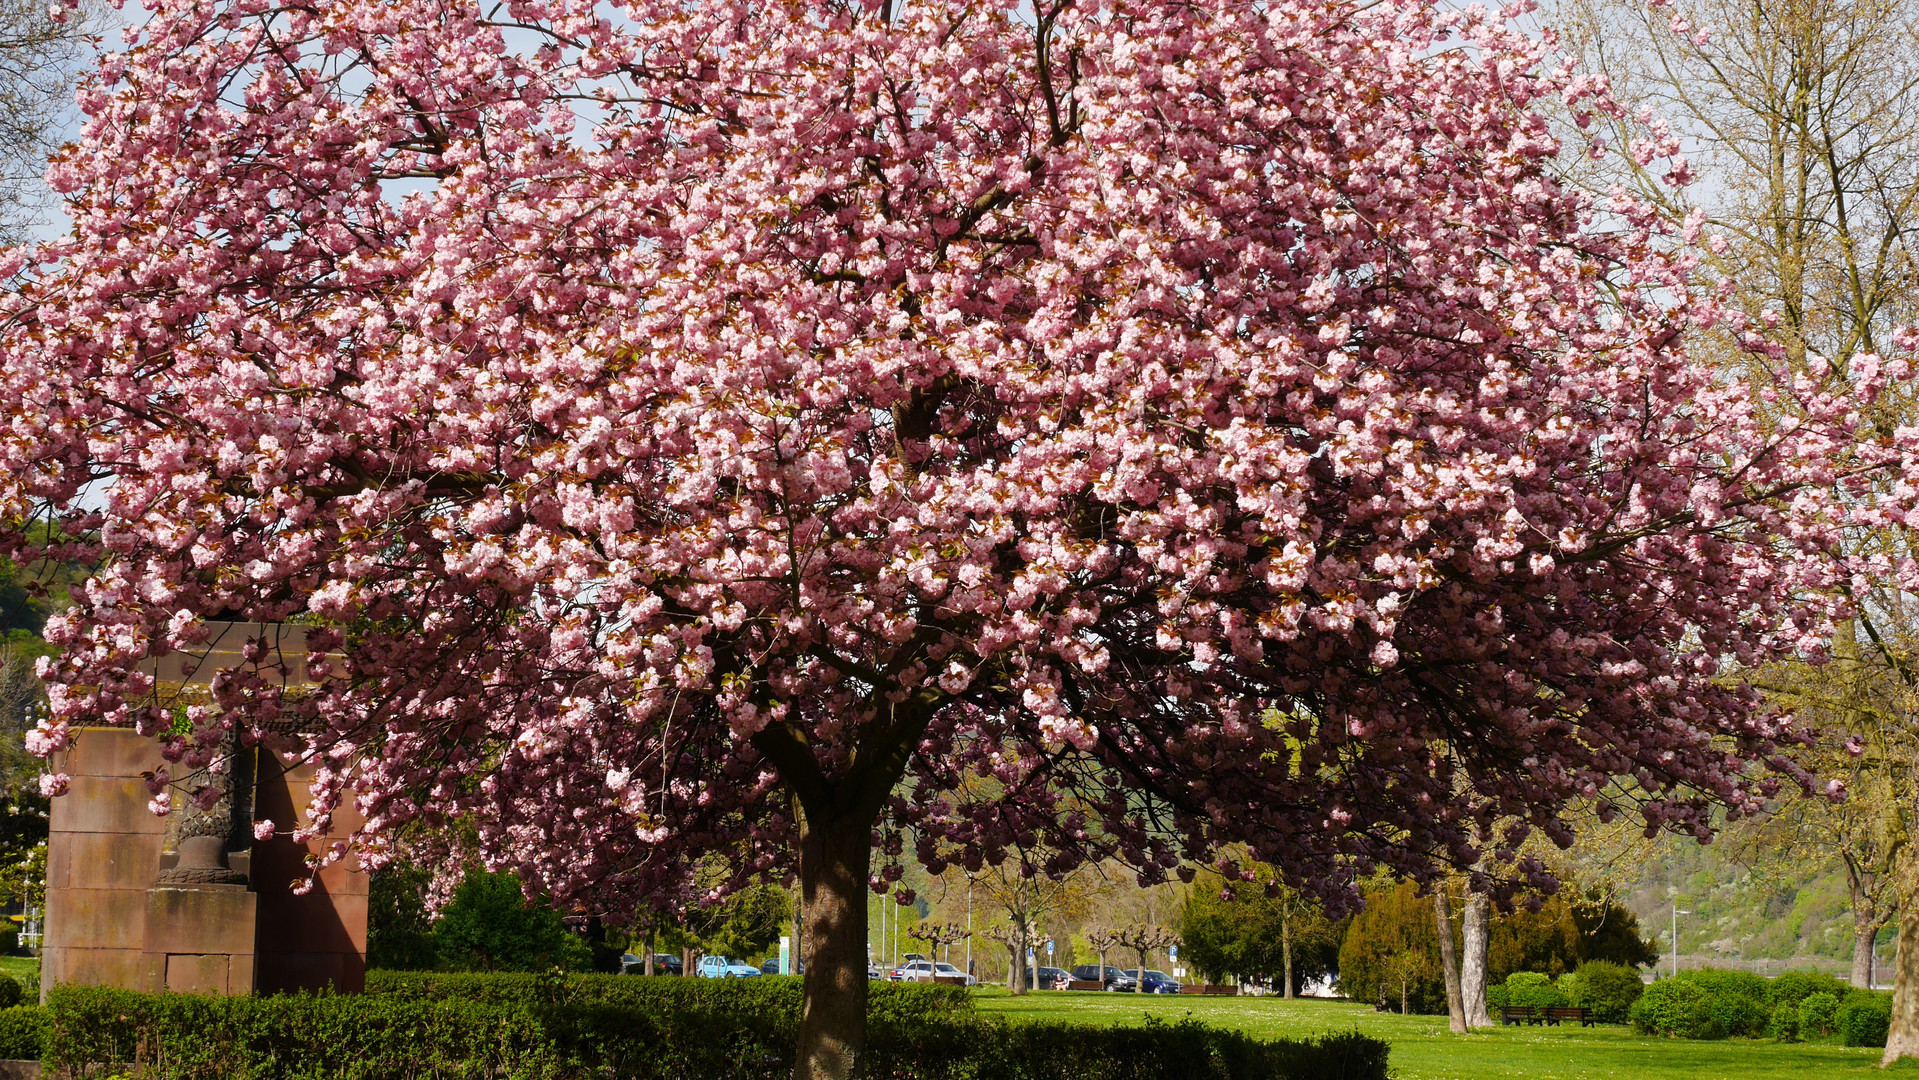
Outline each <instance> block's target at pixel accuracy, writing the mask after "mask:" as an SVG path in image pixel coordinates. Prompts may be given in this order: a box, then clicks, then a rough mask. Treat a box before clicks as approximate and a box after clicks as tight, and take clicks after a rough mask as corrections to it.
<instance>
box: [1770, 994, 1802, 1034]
mask: <svg viewBox="0 0 1919 1080" xmlns="http://www.w3.org/2000/svg"><path fill="white" fill-rule="evenodd" d="M1766 1034H1767V1035H1770V1036H1771V1037H1773V1038H1775V1039H1778V1040H1779V1041H1780V1042H1798V1041H1799V1006H1797V1005H1794V1004H1793V1003H1792V1002H1790V1001H1782V1002H1780V1003H1779V1004H1777V1005H1774V1006H1773V1007H1772V1020H1771V1021H1770V1022H1769V1023H1767V1024H1766Z"/></svg>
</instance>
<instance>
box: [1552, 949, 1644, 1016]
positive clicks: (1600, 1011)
mask: <svg viewBox="0 0 1919 1080" xmlns="http://www.w3.org/2000/svg"><path fill="white" fill-rule="evenodd" d="M1561 981H1562V982H1569V983H1570V987H1569V990H1570V993H1568V995H1567V1000H1568V1002H1569V1003H1570V1004H1573V1005H1583V1006H1585V1007H1586V1008H1588V1009H1591V1010H1592V1011H1593V1019H1594V1020H1597V1021H1599V1022H1600V1023H1602V1024H1623V1023H1625V1022H1626V1017H1627V1014H1628V1013H1629V1012H1630V1011H1631V1010H1632V1005H1633V1002H1635V1001H1638V1000H1639V996H1640V995H1641V994H1643V993H1645V992H1646V984H1645V983H1643V982H1641V981H1640V980H1639V973H1638V972H1637V971H1634V970H1633V969H1632V968H1629V967H1627V966H1626V965H1624V964H1615V963H1613V962H1611V961H1610V960H1588V961H1586V962H1585V963H1583V964H1581V965H1579V970H1578V971H1576V972H1574V973H1573V974H1572V975H1571V976H1570V978H1569V979H1564V980H1561Z"/></svg>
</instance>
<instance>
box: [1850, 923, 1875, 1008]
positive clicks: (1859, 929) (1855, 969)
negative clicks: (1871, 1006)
mask: <svg viewBox="0 0 1919 1080" xmlns="http://www.w3.org/2000/svg"><path fill="white" fill-rule="evenodd" d="M1877 936H1879V928H1878V927H1877V926H1874V925H1873V923H1872V920H1870V919H1867V920H1865V921H1863V922H1862V921H1860V920H1859V917H1858V915H1856V914H1855V915H1854V916H1853V924H1852V985H1854V986H1856V987H1859V988H1860V989H1862V990H1870V989H1872V939H1873V938H1875V937H1877Z"/></svg>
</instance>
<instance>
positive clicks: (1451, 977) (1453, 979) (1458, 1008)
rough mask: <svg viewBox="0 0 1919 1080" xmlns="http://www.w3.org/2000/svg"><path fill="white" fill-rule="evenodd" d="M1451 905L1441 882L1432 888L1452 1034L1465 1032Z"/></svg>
mask: <svg viewBox="0 0 1919 1080" xmlns="http://www.w3.org/2000/svg"><path fill="white" fill-rule="evenodd" d="M1452 908H1453V905H1452V901H1451V900H1450V899H1448V898H1447V896H1446V886H1445V883H1444V882H1441V883H1440V885H1439V887H1438V888H1436V889H1434V890H1433V919H1434V921H1435V922H1437V923H1438V924H1439V968H1440V971H1441V973H1442V974H1444V975H1445V976H1446V1020H1447V1023H1448V1024H1449V1025H1450V1026H1451V1027H1452V1030H1453V1034H1455V1035H1464V1034H1466V1005H1465V1002H1464V1000H1463V999H1462V998H1461V997H1460V994H1459V958H1458V956H1457V954H1456V953H1455V951H1454V949H1453V910H1452Z"/></svg>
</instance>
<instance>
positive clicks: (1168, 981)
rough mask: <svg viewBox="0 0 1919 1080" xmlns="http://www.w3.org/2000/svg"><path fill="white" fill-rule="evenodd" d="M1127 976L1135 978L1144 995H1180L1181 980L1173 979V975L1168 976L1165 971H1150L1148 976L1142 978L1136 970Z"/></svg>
mask: <svg viewBox="0 0 1919 1080" xmlns="http://www.w3.org/2000/svg"><path fill="white" fill-rule="evenodd" d="M1126 974H1128V975H1131V976H1132V977H1133V978H1134V980H1135V981H1137V982H1138V983H1139V992H1140V993H1142V994H1177V993H1179V987H1180V982H1179V980H1178V979H1175V978H1173V977H1172V976H1171V975H1168V974H1166V973H1165V972H1164V971H1153V970H1151V969H1148V970H1147V972H1146V974H1145V975H1144V976H1141V975H1140V972H1139V969H1138V968H1134V969H1133V970H1131V971H1129V972H1127V973H1126Z"/></svg>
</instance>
